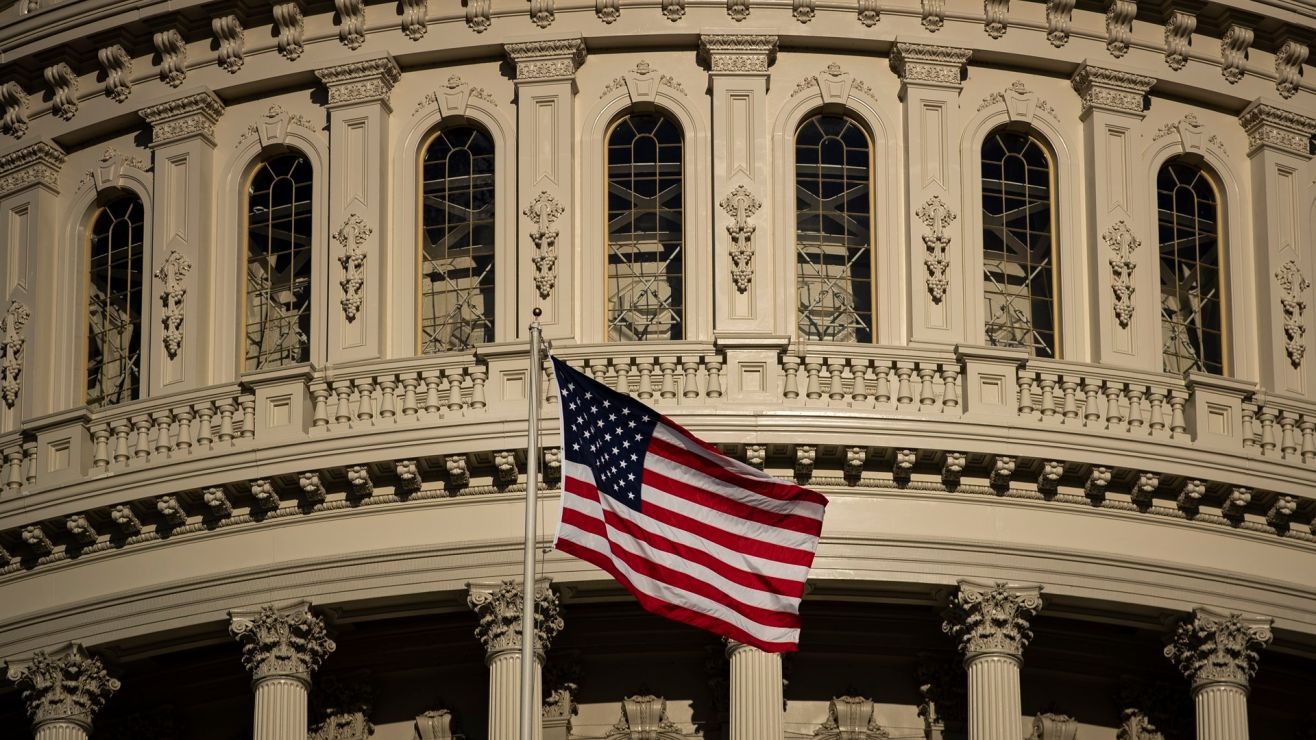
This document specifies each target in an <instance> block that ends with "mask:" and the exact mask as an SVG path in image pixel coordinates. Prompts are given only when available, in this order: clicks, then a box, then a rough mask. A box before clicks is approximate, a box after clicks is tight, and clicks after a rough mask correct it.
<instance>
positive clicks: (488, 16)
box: [466, 0, 493, 33]
mask: <svg viewBox="0 0 1316 740" xmlns="http://www.w3.org/2000/svg"><path fill="white" fill-rule="evenodd" d="M492 23H493V0H466V27H467V28H469V29H471V30H472V31H474V32H476V33H484V32H485V31H488V30H489V26H490V25H491V24H492Z"/></svg>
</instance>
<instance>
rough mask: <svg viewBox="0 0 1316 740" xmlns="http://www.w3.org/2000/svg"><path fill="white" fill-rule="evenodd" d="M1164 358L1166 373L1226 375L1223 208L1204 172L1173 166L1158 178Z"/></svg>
mask: <svg viewBox="0 0 1316 740" xmlns="http://www.w3.org/2000/svg"><path fill="white" fill-rule="evenodd" d="M1156 215H1157V223H1158V226H1159V241H1160V252H1161V355H1162V357H1163V358H1164V368H1165V371H1166V372H1172V373H1182V372H1185V371H1188V370H1198V371H1202V372H1207V373H1215V374H1217V375H1219V374H1223V373H1224V372H1225V350H1224V317H1223V313H1224V302H1223V300H1222V295H1221V294H1222V293H1223V290H1222V287H1221V286H1222V279H1221V275H1220V206H1219V199H1218V198H1217V196H1216V188H1215V185H1214V184H1213V183H1212V182H1211V179H1210V177H1209V176H1208V175H1207V174H1206V172H1205V171H1204V170H1203V169H1202V168H1201V167H1197V166H1194V165H1191V164H1187V163H1185V162H1183V161H1180V160H1171V161H1169V162H1166V163H1165V165H1163V166H1162V167H1161V170H1160V172H1159V173H1158V174H1157V176H1156Z"/></svg>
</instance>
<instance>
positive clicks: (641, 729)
mask: <svg viewBox="0 0 1316 740" xmlns="http://www.w3.org/2000/svg"><path fill="white" fill-rule="evenodd" d="M604 738H605V740H685V734H684V733H682V732H681V728H680V727H678V726H677V725H676V723H675V722H673V721H672V720H670V719H669V718H668V717H667V700H666V699H664V698H663V697H661V696H654V695H653V694H643V695H636V696H628V697H626V698H625V699H622V701H621V718H620V719H618V720H617V723H616V724H614V725H613V726H612V728H611V729H609V730H608V733H607V734H606V735H604Z"/></svg>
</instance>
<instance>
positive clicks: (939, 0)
mask: <svg viewBox="0 0 1316 740" xmlns="http://www.w3.org/2000/svg"><path fill="white" fill-rule="evenodd" d="M919 10H920V13H919V14H920V15H921V16H922V23H923V28H924V29H925V30H927V32H928V33H936V32H937V31H940V30H941V27H942V26H944V25H946V0H920V5H919Z"/></svg>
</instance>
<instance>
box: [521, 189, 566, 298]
mask: <svg viewBox="0 0 1316 740" xmlns="http://www.w3.org/2000/svg"><path fill="white" fill-rule="evenodd" d="M564 211H565V209H564V208H563V206H562V204H561V203H559V202H557V199H556V198H554V197H553V194H552V193H550V192H548V191H547V190H541V191H539V195H536V196H535V199H534V200H532V201H530V205H528V206H526V208H525V210H524V211H522V212H521V214H522V215H524V216H525V217H526V218H528V219H530V225H531V229H532V230H531V232H530V241H532V242H534V243H535V256H534V257H531V258H530V261H531V263H533V264H534V266H535V289H536V290H537V291H538V292H539V297H540V298H548V297H549V296H551V295H553V287H554V286H555V285H557V237H558V230H557V229H555V228H553V224H554V223H555V222H556V221H557V219H558V217H559V216H561V215H562V214H563V212H564Z"/></svg>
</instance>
